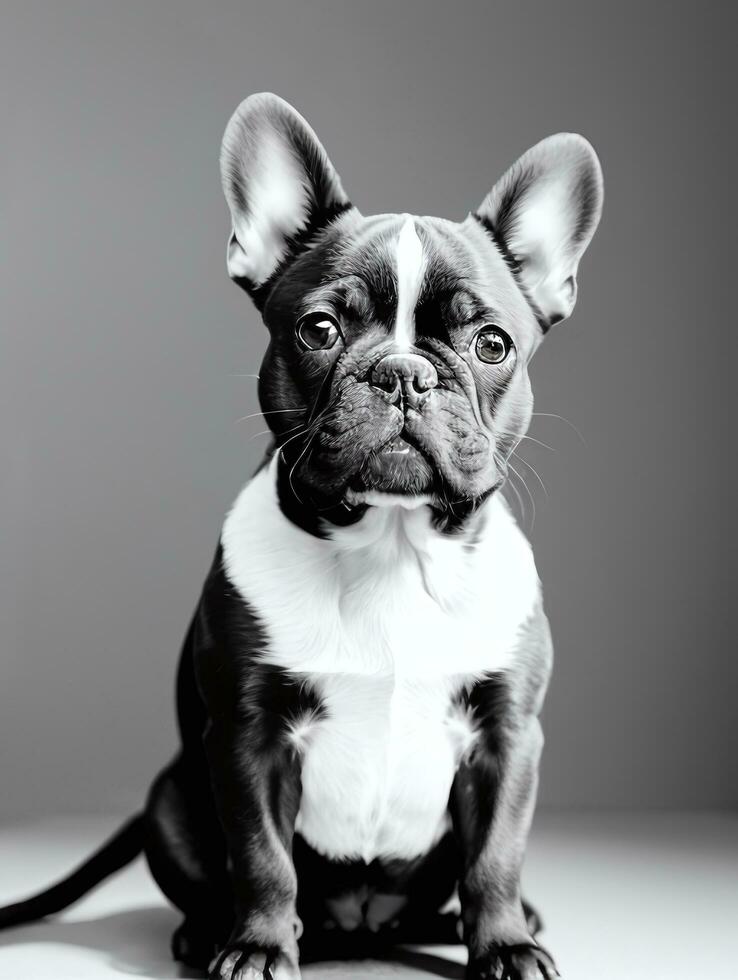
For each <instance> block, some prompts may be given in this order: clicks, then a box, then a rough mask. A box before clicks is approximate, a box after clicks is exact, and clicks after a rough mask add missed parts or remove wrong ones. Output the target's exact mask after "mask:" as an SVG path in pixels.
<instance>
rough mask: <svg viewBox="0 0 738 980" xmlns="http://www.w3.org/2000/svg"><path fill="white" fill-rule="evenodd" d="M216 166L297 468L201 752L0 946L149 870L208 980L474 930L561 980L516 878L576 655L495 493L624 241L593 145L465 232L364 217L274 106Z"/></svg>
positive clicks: (194, 653)
mask: <svg viewBox="0 0 738 980" xmlns="http://www.w3.org/2000/svg"><path fill="white" fill-rule="evenodd" d="M221 169H222V180H223V188H224V191H225V197H226V200H227V203H228V207H229V209H230V216H231V222H232V231H231V234H230V238H229V241H228V249H227V265H228V272H229V274H230V277H231V278H232V279H233V280H234V281H235V282H236V283H237V284H238V285H239V286H241V287H242V288H243V289H244V290H245V291H246V292H247V293H248V295H249V296H250V297H251V299H252V300H253V302H254V303H255V304H256V307H257V308H258V310H259V311H260V313H261V316H262V318H263V320H264V324H265V326H266V328H267V331H268V336H269V343H268V347H267V350H266V354H265V356H264V360H263V363H262V365H261V369H260V373H259V398H260V402H261V406H262V409H263V414H264V417H265V419H266V421H267V423H268V425H269V428H270V430H271V433H272V436H273V440H272V445H271V448H270V450H269V451H268V453H267V457H266V459H265V460H264V462H263V464H262V466H261V468H260V469H259V470H258V471H257V473H256V474H255V476H254V477H253V478H252V479H251V480H250V481H249V482H248V483H247V484H246V486H245V487H244V489H243V490H242V491H241V493H240V494H239V496H238V497H237V499H236V501H235V503H234V505H233V507H232V509H231V511H230V513H229V514H228V516H227V517H226V520H225V523H224V525H223V530H222V534H221V537H220V541H219V543H218V547H217V551H216V554H215V559H214V561H213V564H212V567H211V569H210V572H209V574H208V576H207V578H206V580H205V585H204V588H203V591H202V595H201V597H200V600H199V602H198V604H197V607H196V610H195V613H194V616H193V619H192V622H191V624H190V627H189V630H188V632H187V636H186V639H185V641H184V648H183V651H182V658H181V663H180V668H179V675H178V683H177V708H178V717H179V727H180V731H181V749H180V751H179V753H178V755H177V757H176V758H175V759H174V761H173V762H172V763H171V764H170V765H169V766H167V767H166V768H165V769H164V771H163V772H162V773H161V774H160V775H159V776H158V778H157V779H156V781H155V782H154V784H153V787H152V789H151V791H150V794H149V797H148V801H147V803H146V806H145V809H144V811H143V812H142V814H141V815H140V816H138V817H135V818H133V819H132V820H131V821H130V822H129V823H128V824H127V825H125V826H124V827H123V828H122V829H121V830H120V831H119V832H118V833H117V834H116V835H115V837H114V838H113V839H112V840H111V841H110V842H109V843H108V844H107V845H106V846H104V847H103V848H102V849H101V850H100V851H98V852H97V853H96V854H95V855H93V857H92V858H90V859H89V860H88V861H87V862H86V863H85V864H84V865H83V866H82V867H81V868H80V869H78V870H77V871H76V872H74V873H73V874H72V875H71V876H70V877H69V878H67V879H66V880H65V881H63V882H61V883H60V884H59V885H56V886H54V888H52V889H50V890H49V891H47V892H44V893H42V894H41V895H38V896H36V897H34V898H31V899H29V900H28V901H26V902H21V903H18V904H17V905H14V906H11V907H9V908H8V909H5V910H3V911H2V912H0V924H2V925H6V926H7V925H12V924H17V923H19V922H23V921H28V920H30V919H33V918H37V917H39V916H41V915H48V914H51V913H52V912H55V911H58V910H59V909H60V908H62V907H64V906H65V905H67V904H69V902H70V901H73V900H75V899H76V898H78V897H79V896H80V895H81V894H83V893H84V892H85V891H86V890H88V889H89V888H90V887H91V886H92V885H93V884H95V883H96V882H97V881H99V880H100V879H101V878H102V877H104V876H105V875H107V874H110V873H111V872H112V871H114V870H115V869H116V868H118V867H121V866H122V865H124V864H125V863H126V862H127V861H129V860H131V859H132V858H133V857H134V856H135V855H136V854H137V853H139V852H140V851H141V850H143V851H144V852H145V854H146V857H147V859H148V863H149V866H150V868H151V872H152V874H153V876H154V878H155V879H156V881H157V882H158V884H159V885H160V887H161V888H162V890H163V892H164V893H165V895H166V896H167V897H168V898H169V900H170V901H171V902H172V903H173V904H174V905H175V906H176V907H177V908H179V909H180V910H181V912H182V913H183V921H182V924H181V925H180V927H179V928H178V929H177V931H176V933H175V935H174V937H173V952H174V956H175V957H176V958H177V959H179V960H181V961H183V962H185V963H189V964H193V965H197V966H205V965H207V964H208V963H209V964H210V965H209V975H210V977H211V978H212V980H256V978H267V980H269V978H271V980H297V978H298V977H299V961H300V958H301V957H302V959H303V961H304V960H307V959H316V958H318V959H320V958H323V959H324V958H326V957H329V956H338V957H344V956H349V955H374V954H377V953H381V951H383V950H386V949H388V948H391V947H393V946H396V945H397V944H399V943H409V942H415V943H428V942H439V941H441V942H451V941H458V939H457V936H459V935H460V936H462V937H463V941H464V943H465V944H466V946H467V948H468V953H469V956H468V966H467V969H466V976H467V977H468V978H469V980H482V978H488V977H495V978H509V980H518V978H519V980H534V978H546V980H550V978H552V977H554V976H557V975H558V974H557V972H556V967H555V966H554V962H553V960H552V958H551V956H550V955H549V954H548V953H547V952H546V951H545V950H544V949H543V948H542V947H541V946H540V945H539V943H538V942H537V940H536V938H535V933H536V928H537V921H536V915H535V913H534V912H533V910H532V909H531V908H530V907H529V906H527V905H526V904H525V903H524V902H523V899H522V897H521V887H520V871H521V864H522V861H523V856H524V852H525V847H526V838H527V835H528V829H529V826H530V823H531V817H532V814H533V809H534V803H535V796H536V785H537V773H538V765H539V756H540V753H541V747H542V744H543V736H542V733H541V726H540V724H539V720H538V716H539V712H540V710H541V705H542V703H543V698H544V694H545V691H546V686H547V683H548V679H549V674H550V670H551V663H552V645H551V639H550V635H549V627H548V624H547V620H546V616H545V614H544V610H543V605H542V599H541V589H540V584H539V579H538V575H537V573H536V568H535V564H534V560H533V555H532V553H531V549H530V546H529V544H528V542H527V541H526V539H525V537H524V535H523V533H522V532H521V531H520V530H519V528H518V526H517V524H516V522H515V520H514V518H513V516H512V514H511V511H510V510H509V509H508V506H507V505H506V503H505V501H504V499H503V497H502V496H501V494H500V489H501V487H502V486H503V484H504V483H505V479H506V475H507V471H508V465H509V464H508V461H509V459H510V456H511V453H512V452H513V450H514V448H515V447H516V446H517V444H518V442H519V441H520V440H521V438H522V437H523V435H524V434H525V432H526V430H527V428H528V425H529V423H530V420H531V414H532V406H533V398H532V393H531V385H530V381H529V377H528V364H529V362H530V359H531V357H532V356H533V354H534V352H535V351H536V350H537V348H538V345H539V344H540V343H541V340H542V339H543V336H544V334H545V333H546V332H547V331H548V329H549V328H550V327H551V326H552V325H553V324H555V323H557V322H558V321H560V320H563V319H564V318H565V317H568V316H569V314H570V313H571V312H572V310H573V308H574V303H575V300H576V294H577V280H576V275H577V267H578V264H579V260H580V259H581V257H582V254H583V252H584V251H585V249H586V247H587V245H588V244H589V242H590V240H591V238H592V235H593V234H594V231H595V228H596V227H597V223H598V221H599V217H600V211H601V207H602V195H603V192H602V175H601V170H600V165H599V162H598V160H597V157H596V155H595V152H594V151H593V149H592V147H591V146H590V144H589V143H588V142H587V141H586V140H585V139H583V138H582V137H581V136H578V135H574V134H571V133H561V134H559V135H556V136H550V137H549V138H547V139H544V140H543V141H542V142H540V143H538V144H536V145H535V146H534V147H532V148H531V149H529V150H528V151H527V152H526V153H525V154H524V155H523V156H522V157H521V158H520V159H519V160H518V161H517V162H516V163H515V164H514V165H513V166H512V167H511V168H510V169H509V170H508V171H507V173H506V174H505V175H504V176H503V177H502V178H501V180H499V181H498V183H497V184H495V186H494V187H493V189H492V190H491V191H490V193H489V194H488V195H487V196H486V197H485V198H484V200H483V201H482V203H481V205H480V206H479V207H478V208H477V209H476V210H475V211H473V212H472V213H471V214H469V216H468V217H467V218H466V219H465V220H464V221H462V222H461V223H455V222H452V221H447V220H445V219H441V218H432V217H418V216H415V215H410V214H399V215H398V214H383V215H378V216H372V217H364V216H363V215H362V214H361V213H360V212H359V211H358V209H357V208H356V207H354V206H353V205H352V204H351V202H350V200H349V198H348V197H347V195H346V193H345V192H344V189H343V186H342V184H341V181H340V179H339V177H338V175H337V173H336V171H335V170H334V168H333V166H332V165H331V163H330V161H329V159H328V157H327V155H326V153H325V150H324V149H323V147H322V145H321V144H320V142H319V141H318V139H317V137H316V135H315V133H314V132H313V131H312V129H311V128H310V127H309V125H308V124H307V123H306V121H305V120H304V119H303V118H302V117H301V116H300V115H299V114H298V113H297V112H296V111H295V110H294V109H293V108H292V107H291V106H289V105H288V104H287V103H286V102H284V101H282V100H281V99H279V98H277V97H276V96H274V95H270V94H261V95H254V96H251V97H250V98H248V99H246V100H245V101H244V102H243V103H241V105H240V106H239V107H238V109H237V110H236V112H235V113H234V115H233V117H232V118H231V120H230V122H229V123H228V126H227V128H226V131H225V136H224V139H223V145H222V153H221ZM455 895H457V896H458V904H457V905H456V906H455V905H454V896H455Z"/></svg>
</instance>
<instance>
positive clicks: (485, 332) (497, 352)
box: [475, 327, 512, 364]
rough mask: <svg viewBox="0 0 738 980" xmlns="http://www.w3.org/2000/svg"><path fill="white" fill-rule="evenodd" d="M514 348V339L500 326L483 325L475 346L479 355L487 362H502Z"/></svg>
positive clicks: (480, 358) (481, 359)
mask: <svg viewBox="0 0 738 980" xmlns="http://www.w3.org/2000/svg"><path fill="white" fill-rule="evenodd" d="M511 348H512V341H511V340H510V338H509V337H508V335H507V334H506V333H505V331H504V330H500V328H499V327H482V329H481V330H480V331H479V333H478V334H477V343H476V346H475V350H476V354H477V357H478V358H479V360H480V361H484V362H485V363H486V364H501V363H502V362H503V361H504V360H505V358H506V357H507V355H508V354H509V353H510V350H511Z"/></svg>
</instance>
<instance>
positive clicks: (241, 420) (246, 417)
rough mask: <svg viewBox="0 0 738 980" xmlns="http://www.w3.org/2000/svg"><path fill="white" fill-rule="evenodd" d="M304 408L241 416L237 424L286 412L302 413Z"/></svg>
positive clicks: (279, 409) (280, 409)
mask: <svg viewBox="0 0 738 980" xmlns="http://www.w3.org/2000/svg"><path fill="white" fill-rule="evenodd" d="M304 411H305V409H304V408H275V409H272V410H271V411H269V412H252V413H251V415H242V416H241V418H240V419H236V423H238V422H246V421H248V419H256V418H266V417H267V415H286V414H287V413H288V412H304Z"/></svg>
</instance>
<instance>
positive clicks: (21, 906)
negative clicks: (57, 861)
mask: <svg viewBox="0 0 738 980" xmlns="http://www.w3.org/2000/svg"><path fill="white" fill-rule="evenodd" d="M143 845H144V820H143V816H142V815H141V814H139V815H138V816H135V817H132V818H131V819H130V820H128V821H126V823H124V824H123V826H122V827H121V828H120V829H119V830H117V831H116V832H115V833H114V834H113V836H112V837H111V838H110V840H108V841H106V842H105V843H104V844H103V846H102V847H101V848H100V849H99V850H97V851H95V853H94V854H93V855H92V856H91V857H89V858H88V859H87V860H86V861H84V862H83V863H82V864H81V865H80V866H79V867H78V868H76V869H75V870H74V871H72V873H71V874H69V875H67V877H66V878H64V879H63V880H62V881H59V882H57V884H55V885H52V886H51V888H47V889H46V891H43V892H39V893H38V894H37V895H32V896H31V897H30V898H27V899H26V900H25V901H23V902H16V903H15V904H14V905H6V906H5V908H0V929H8V928H10V927H11V926H19V925H22V924H24V923H26V922H34V921H35V920H36V919H43V918H44V917H45V916H47V915H54V914H55V913H56V912H61V910H62V909H65V908H66V907H67V906H68V905H71V904H72V903H73V902H76V901H77V900H78V899H80V898H82V896H83V895H86V894H87V892H88V891H90V890H91V889H92V888H94V887H95V885H97V884H99V883H100V882H101V881H102V880H103V879H104V878H107V877H108V875H111V874H113V872H115V871H119V870H120V869H121V868H124V867H125V866H126V865H127V864H130V862H131V861H132V860H133V859H134V858H135V857H137V855H139V854H140V853H141V851H142V850H143Z"/></svg>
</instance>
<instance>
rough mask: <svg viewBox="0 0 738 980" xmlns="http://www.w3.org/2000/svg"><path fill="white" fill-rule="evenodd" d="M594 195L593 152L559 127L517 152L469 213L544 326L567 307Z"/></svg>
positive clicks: (592, 222) (595, 208)
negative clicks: (510, 266)
mask: <svg viewBox="0 0 738 980" xmlns="http://www.w3.org/2000/svg"><path fill="white" fill-rule="evenodd" d="M602 196H603V192H602V170H601V168H600V162H599V160H598V159H597V154H596V153H595V151H594V150H593V149H592V147H591V146H590V144H589V143H588V142H587V140H586V139H584V137H583V136H578V135H577V134H576V133H559V134H558V135H556V136H549V137H548V138H547V139H544V140H541V142H540V143H536V145H535V146H533V147H531V149H530V150H528V151H527V153H524V154H523V156H522V157H520V159H519V160H518V161H517V163H514V164H513V166H512V167H510V169H509V170H508V171H507V173H506V174H505V175H504V177H502V178H501V179H500V180H499V181H498V182H497V183H496V184H495V186H494V187H493V188H492V190H491V191H490V192H489V194H488V195H487V196H486V197H485V199H484V201H483V202H482V205H481V207H480V208H479V209H478V211H476V212H475V214H476V217H477V218H478V219H479V220H480V221H481V222H482V224H484V225H485V226H486V227H487V228H488V230H489V231H490V232H491V233H492V235H493V237H494V238H495V240H496V241H497V242H498V244H499V245H500V246H501V247H502V248H503V250H505V251H506V252H507V254H508V256H509V257H510V258H511V259H512V260H513V261H514V265H515V266H516V268H517V270H518V276H519V279H520V282H521V285H522V286H523V288H524V290H525V292H526V293H527V295H528V297H529V299H530V300H531V302H532V304H533V306H534V309H535V312H536V314H537V315H538V317H539V320H540V322H541V325H542V326H543V327H544V329H547V328H548V327H550V326H551V325H552V324H554V323H558V322H559V320H563V319H565V318H566V317H567V316H569V314H570V313H571V312H572V310H573V309H574V303H575V302H576V298H577V279H576V275H577V266H578V265H579V260H580V259H581V257H582V255H583V254H584V250H585V249H586V248H587V245H589V243H590V240H591V238H592V235H594V232H595V229H596V228H597V224H598V222H599V220H600V213H601V211H602Z"/></svg>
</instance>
